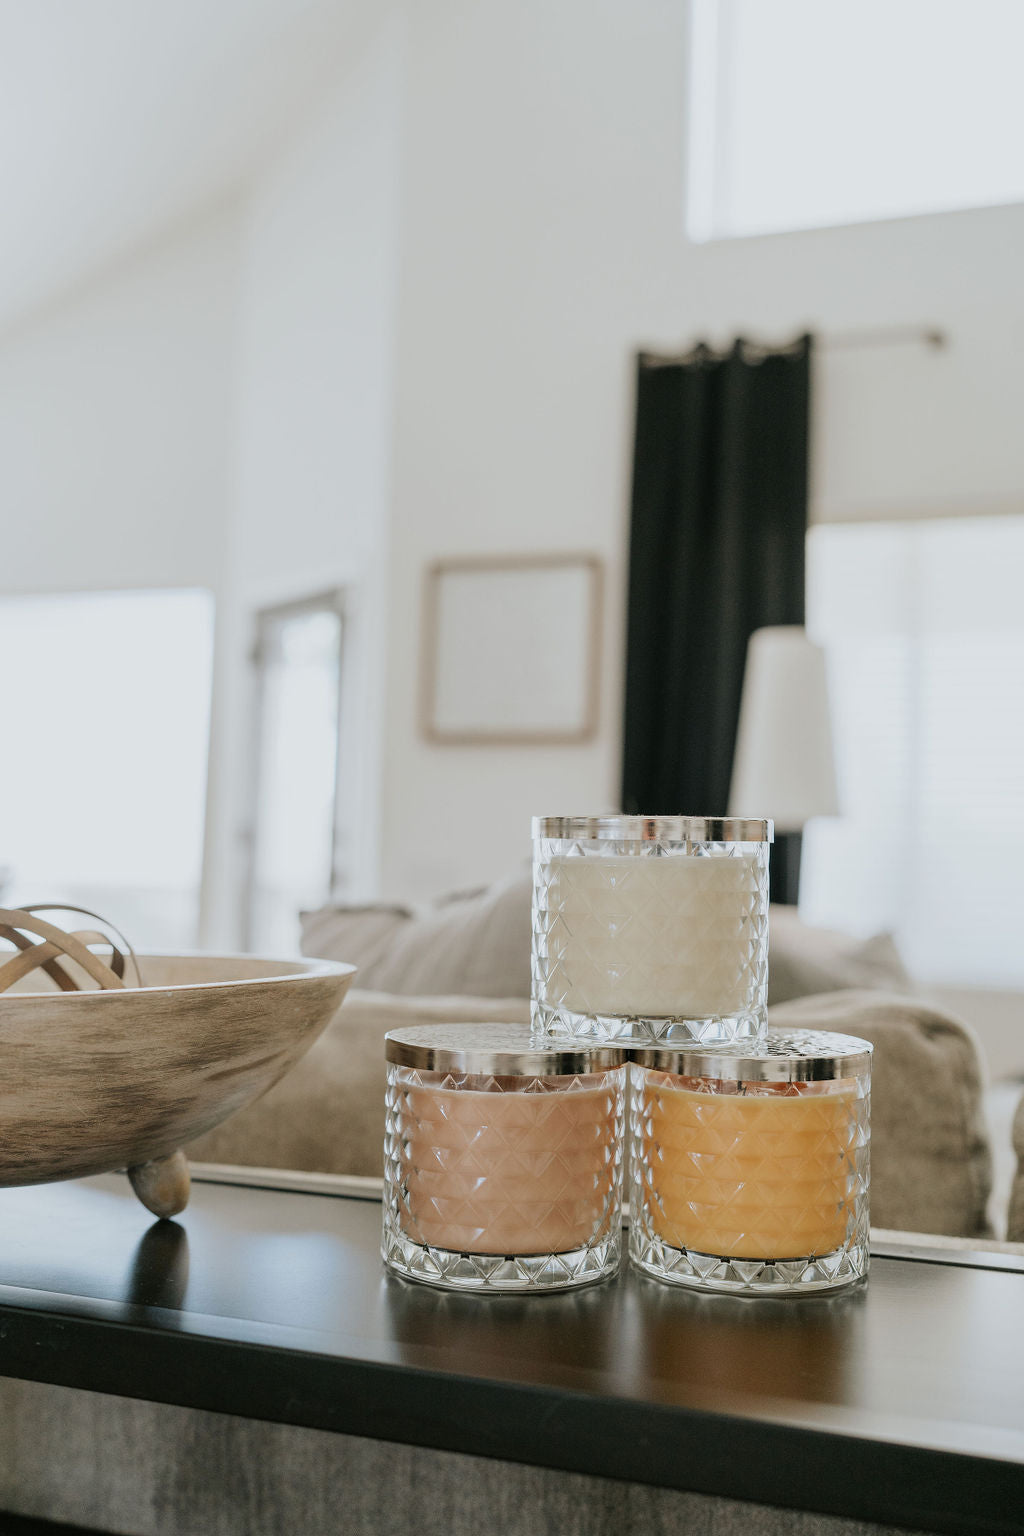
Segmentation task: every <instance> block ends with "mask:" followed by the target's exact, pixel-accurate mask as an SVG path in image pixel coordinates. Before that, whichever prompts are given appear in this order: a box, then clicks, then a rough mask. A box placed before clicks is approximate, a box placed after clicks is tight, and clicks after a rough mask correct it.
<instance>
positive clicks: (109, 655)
mask: <svg viewBox="0 0 1024 1536" xmlns="http://www.w3.org/2000/svg"><path fill="white" fill-rule="evenodd" d="M0 654H3V655H4V656H6V657H8V658H10V660H9V664H8V666H7V668H6V670H5V674H4V714H5V718H6V719H7V721H8V722H10V724H9V729H8V731H7V732H6V738H5V749H4V752H3V753H2V754H0V887H3V889H2V892H0V894H2V899H3V901H4V903H5V904H10V903H11V902H13V903H15V904H17V903H20V902H38V901H48V900H53V899H56V900H61V901H69V902H74V903H75V904H77V905H79V906H84V907H90V908H93V909H94V910H95V911H97V912H99V913H101V914H102V915H103V916H104V917H109V918H110V919H111V921H113V922H116V923H117V924H119V926H120V927H121V928H122V930H123V931H124V933H125V935H126V936H127V938H128V939H129V940H130V942H131V943H132V944H133V945H135V947H136V948H143V949H150V950H156V949H169V950H175V949H188V948H195V947H196V942H197V927H198V916H199V885H200V876H201V870H202V855H203V825H204V809H205V801H206V772H207V751H208V741H209V716H210V685H211V672H212V656H213V598H212V596H211V594H210V593H208V592H203V591H191V590H189V591H150V592H88V593H74V594H69V595H60V596H58V595H47V596H45V597H19V598H5V599H3V600H0ZM58 920H59V919H58Z"/></svg>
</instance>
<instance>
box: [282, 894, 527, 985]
mask: <svg viewBox="0 0 1024 1536" xmlns="http://www.w3.org/2000/svg"><path fill="white" fill-rule="evenodd" d="M531 892H532V876H531V875H530V874H529V873H528V872H525V873H521V874H516V875H513V876H511V877H510V878H508V879H506V880H502V881H499V882H498V884H496V885H492V886H488V887H486V888H485V889H484V890H482V891H471V892H469V893H468V894H465V893H463V894H459V895H455V896H450V897H445V898H442V899H441V900H440V901H437V902H435V903H433V905H431V906H429V907H425V908H422V909H420V910H419V911H417V912H411V911H410V910H409V909H408V908H403V907H325V908H323V909H322V910H321V911H319V912H312V913H303V915H302V953H303V954H304V955H316V956H318V957H319V958H321V959H324V960H347V961H348V963H349V964H351V965H356V966H358V967H359V984H360V986H361V987H363V988H365V989H366V990H367V991H371V992H399V993H404V994H411V995H416V996H419V997H424V996H429V995H437V996H448V995H452V994H463V993H468V994H471V995H472V996H474V997H529V995H530V900H531Z"/></svg>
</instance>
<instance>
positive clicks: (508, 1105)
mask: <svg viewBox="0 0 1024 1536" xmlns="http://www.w3.org/2000/svg"><path fill="white" fill-rule="evenodd" d="M509 1081H510V1080H509V1079H504V1082H509ZM512 1081H514V1080H512ZM539 1081H543V1079H540V1080H539ZM551 1081H552V1083H553V1084H554V1086H552V1087H550V1088H548V1087H545V1089H544V1090H543V1091H540V1092H533V1093H523V1092H516V1091H515V1090H514V1089H512V1090H511V1091H507V1092H491V1093H480V1092H476V1091H474V1090H473V1089H468V1090H467V1089H465V1088H459V1089H452V1088H428V1087H422V1088H410V1089H408V1091H407V1093H406V1099H405V1103H406V1113H407V1115H408V1130H407V1132H406V1136H407V1139H406V1140H405V1141H404V1143H403V1147H402V1153H401V1156H402V1162H403V1166H404V1175H405V1180H406V1182H407V1187H408V1191H409V1198H408V1204H407V1205H406V1207H405V1209H404V1211H403V1214H402V1225H403V1227H404V1229H405V1231H406V1232H407V1233H408V1234H409V1236H410V1237H413V1238H416V1239H417V1240H418V1241H419V1242H421V1243H429V1244H430V1245H431V1246H432V1247H435V1248H449V1249H456V1250H457V1251H459V1252H460V1253H499V1254H537V1253H567V1252H568V1251H569V1250H570V1249H572V1248H582V1247H583V1246H584V1244H586V1243H591V1242H593V1241H594V1240H595V1239H596V1238H598V1237H600V1236H601V1235H602V1234H603V1233H604V1232H605V1231H606V1230H607V1227H608V1224H609V1221H610V1219H611V1216H612V1209H611V1202H610V1201H609V1198H608V1194H609V1182H610V1170H611V1166H612V1162H613V1158H614V1145H615V1095H614V1093H609V1092H608V1088H607V1086H606V1085H605V1084H604V1082H603V1081H602V1080H601V1078H598V1081H597V1086H596V1087H587V1088H584V1087H580V1086H574V1087H572V1088H571V1089H570V1088H568V1087H566V1086H561V1084H565V1083H566V1081H568V1082H570V1083H572V1082H575V1083H578V1081H579V1080H578V1079H576V1080H574V1079H568V1080H566V1079H557V1078H556V1079H552V1080H551Z"/></svg>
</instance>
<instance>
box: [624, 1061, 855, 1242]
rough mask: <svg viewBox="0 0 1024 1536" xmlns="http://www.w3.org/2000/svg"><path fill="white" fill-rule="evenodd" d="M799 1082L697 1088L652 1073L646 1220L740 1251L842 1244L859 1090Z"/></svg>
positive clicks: (687, 1238)
mask: <svg viewBox="0 0 1024 1536" xmlns="http://www.w3.org/2000/svg"><path fill="white" fill-rule="evenodd" d="M676 1081H677V1082H678V1081H680V1080H679V1079H677V1080H676ZM803 1086H804V1085H795V1084H788V1085H786V1088H785V1091H779V1090H776V1091H771V1090H769V1091H767V1092H765V1091H764V1087H763V1085H759V1088H760V1091H758V1092H756V1093H721V1094H720V1093H706V1092H705V1093H701V1092H696V1091H694V1090H692V1089H688V1088H685V1087H670V1086H667V1085H666V1084H665V1080H664V1078H663V1077H658V1076H655V1075H654V1074H648V1076H647V1081H646V1085H645V1089H644V1098H645V1110H646V1113H645V1115H644V1121H643V1123H644V1127H645V1129H644V1152H645V1158H646V1162H647V1166H648V1169H649V1175H648V1177H649V1181H650V1189H649V1211H650V1222H651V1226H652V1227H653V1229H654V1231H655V1232H656V1233H657V1235H658V1236H659V1237H660V1238H661V1239H662V1240H663V1241H664V1242H666V1243H670V1244H671V1245H672V1247H674V1248H690V1249H692V1250H693V1251H694V1252H696V1253H711V1254H719V1255H721V1256H722V1257H723V1258H737V1259H792V1258H803V1257H809V1256H810V1255H812V1254H826V1253H831V1252H833V1250H834V1249H836V1248H838V1247H840V1246H841V1245H842V1243H843V1242H844V1241H845V1239H846V1235H847V1224H848V1222H849V1221H850V1220H851V1219H852V1215H853V1205H854V1197H855V1192H856V1184H857V1180H856V1175H855V1169H854V1163H853V1147H854V1143H855V1139H856V1131H857V1094H856V1090H855V1089H854V1088H852V1087H850V1088H847V1087H846V1086H845V1085H844V1087H843V1088H842V1089H841V1090H840V1091H839V1092H821V1091H812V1092H808V1091H806V1089H804V1091H799V1090H800V1089H802V1088H803ZM815 1086H816V1085H815ZM795 1090H796V1091H795Z"/></svg>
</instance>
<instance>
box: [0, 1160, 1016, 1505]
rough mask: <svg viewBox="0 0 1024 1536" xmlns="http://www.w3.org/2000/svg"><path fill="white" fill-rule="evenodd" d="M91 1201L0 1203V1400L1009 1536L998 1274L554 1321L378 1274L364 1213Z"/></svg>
mask: <svg viewBox="0 0 1024 1536" xmlns="http://www.w3.org/2000/svg"><path fill="white" fill-rule="evenodd" d="M344 1188H345V1185H344V1181H337V1183H336V1184H334V1185H332V1184H331V1182H330V1181H323V1187H321V1189H320V1190H319V1191H318V1192H315V1193H310V1192H299V1191H297V1190H295V1189H273V1188H262V1187H246V1186H242V1187H239V1186H234V1185H228V1184H222V1183H217V1182H208V1183H207V1182H198V1183H197V1184H196V1185H195V1186H194V1190H193V1198H192V1203H191V1205H190V1207H189V1209H188V1211H187V1212H186V1213H185V1215H184V1216H183V1217H182V1218H181V1219H180V1222H178V1223H168V1222H163V1223H161V1222H157V1223H153V1222H152V1220H151V1218H150V1217H148V1216H147V1214H146V1212H145V1211H144V1210H143V1209H142V1208H141V1207H140V1206H139V1205H138V1203H137V1202H136V1201H135V1200H134V1198H133V1197H132V1196H131V1194H130V1193H129V1191H128V1188H127V1184H126V1182H125V1181H124V1180H121V1179H118V1178H115V1177H110V1178H104V1179H94V1180H89V1181H85V1182H82V1183H78V1184H64V1185H52V1186H48V1187H44V1188H34V1189H24V1190H5V1191H2V1192H0V1232H2V1234H3V1241H2V1244H0V1375H5V1376H11V1377H20V1378H25V1379H29V1380H36V1381H44V1382H51V1383H57V1384H61V1385H65V1386H74V1387H80V1388H85V1389H88V1390H92V1391H97V1392H107V1393H116V1394H120V1395H123V1396H128V1397H135V1398H144V1399H147V1400H150V1401H153V1402H162V1403H175V1404H180V1405H184V1406H187V1407H193V1408H202V1409H211V1410H214V1411H219V1412H223V1413H230V1414H238V1415H242V1416H245V1417H247V1418H254V1419H265V1420H271V1421H275V1422H280V1423H290V1424H297V1425H305V1426H310V1427H314V1428H319V1429H327V1430H336V1431H345V1432H347V1433H350V1434H355V1435H362V1436H370V1437H373V1438H375V1439H381V1440H389V1441H400V1442H405V1443H407V1444H410V1445H420V1446H429V1447H436V1448H440V1449H448V1450H457V1451H464V1452H469V1453H473V1454H477V1455H480V1456H488V1457H496V1458H500V1459H503V1460H507V1461H520V1462H526V1463H530V1464H533V1465H537V1466H545V1467H554V1468H561V1469H564V1470H569V1471H577V1472H584V1473H590V1474H595V1475H598V1476H603V1477H611V1478H621V1479H627V1480H630V1481H635V1482H640V1483H648V1484H653V1485H655V1486H661V1487H665V1488H676V1489H687V1490H692V1491H695V1492H700V1493H710V1494H719V1495H722V1496H726V1497H730V1498H738V1499H748V1500H752V1501H755V1502H760V1503H765V1504H771V1505H780V1506H784V1507H788V1508H795V1509H804V1510H815V1511H820V1512H823V1513H832V1514H840V1515H846V1516H849V1517H852V1518H860V1519H868V1520H877V1521H880V1522H883V1523H888V1524H893V1525H903V1526H907V1527H911V1528H917V1529H922V1530H934V1531H951V1532H973V1531H977V1532H990V1533H991V1532H1011V1531H1022V1530H1024V1272H1022V1271H1024V1262H1022V1261H1020V1260H1018V1259H1014V1258H1011V1257H1009V1256H1006V1255H995V1256H992V1255H970V1254H963V1255H954V1256H952V1259H951V1258H950V1257H949V1256H946V1258H945V1259H944V1260H943V1261H942V1262H939V1261H937V1260H934V1259H930V1258H928V1257H924V1256H916V1257H901V1256H894V1255H892V1254H890V1255H888V1256H886V1255H884V1254H883V1255H879V1256H876V1258H875V1260H874V1263H873V1266H872V1271H871V1279H870V1283H869V1284H868V1285H867V1287H866V1288H860V1289H858V1290H856V1291H853V1292H849V1293H846V1294H843V1293H838V1294H836V1295H834V1296H832V1297H827V1296H825V1297H807V1298H799V1299H797V1300H789V1301H786V1300H775V1301H743V1300H740V1299H734V1298H732V1297H702V1296H697V1295H691V1294H687V1293H686V1292H681V1291H677V1290H674V1289H670V1288H667V1287H663V1286H660V1285H658V1284H656V1283H655V1282H654V1281H650V1280H647V1279H644V1278H641V1277H638V1276H635V1275H632V1274H630V1273H629V1272H626V1271H624V1272H623V1274H622V1275H621V1277H620V1278H619V1279H618V1280H617V1281H615V1282H613V1283H609V1284H606V1285H603V1286H597V1287H592V1288H589V1289H585V1290H582V1291H576V1292H570V1293H566V1294H564V1295H561V1296H538V1297H523V1298H519V1297H507V1298H506V1297H495V1298H488V1299H481V1298H474V1297H466V1296H457V1295H451V1294H448V1293H445V1292H440V1291H434V1290H430V1289H427V1288H425V1287H421V1286H414V1285H410V1284H407V1283H405V1282H402V1281H399V1280H395V1279H393V1278H391V1277H389V1276H387V1275H386V1274H385V1273H384V1271H383V1269H382V1267H381V1264H380V1259H379V1256H378V1240H379V1226H380V1206H379V1203H378V1202H376V1201H375V1200H372V1199H366V1198H357V1197H354V1196H353V1195H351V1194H345V1193H342V1192H341V1191H342V1190H343V1189H344Z"/></svg>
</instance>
